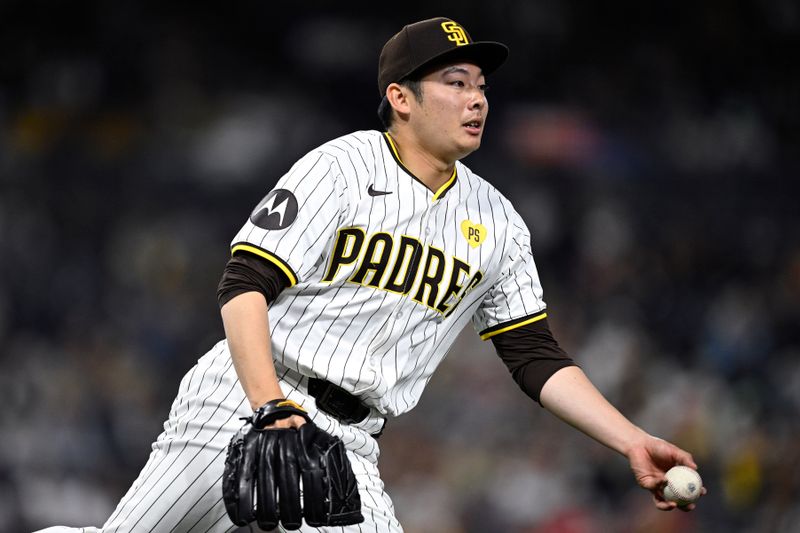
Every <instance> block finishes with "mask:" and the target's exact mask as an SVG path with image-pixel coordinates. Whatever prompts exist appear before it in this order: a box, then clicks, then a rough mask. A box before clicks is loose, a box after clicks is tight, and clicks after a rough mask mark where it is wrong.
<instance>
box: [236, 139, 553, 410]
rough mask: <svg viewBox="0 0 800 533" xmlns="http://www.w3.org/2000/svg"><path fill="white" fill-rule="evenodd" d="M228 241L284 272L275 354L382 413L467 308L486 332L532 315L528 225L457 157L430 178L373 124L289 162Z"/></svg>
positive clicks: (535, 294)
mask: <svg viewBox="0 0 800 533" xmlns="http://www.w3.org/2000/svg"><path fill="white" fill-rule="evenodd" d="M232 250H233V253H236V252H237V251H240V250H246V251H248V252H251V253H256V254H258V255H261V256H262V257H264V258H266V259H267V260H269V261H271V262H273V263H274V264H275V265H277V266H278V268H280V269H281V270H282V271H283V272H284V273H286V275H287V277H288V279H289V280H290V282H291V284H292V286H291V287H290V288H288V289H286V290H285V291H284V292H283V293H281V295H280V296H279V297H278V298H277V299H276V300H275V301H274V302H273V303H272V305H270V310H269V320H270V327H271V336H272V348H273V354H274V357H275V359H276V363H277V364H278V365H282V366H284V367H286V368H291V369H293V370H295V371H297V372H300V373H302V374H304V375H309V376H317V377H321V378H324V379H327V380H328V381H331V382H332V383H335V384H337V385H340V386H342V387H344V388H346V389H347V390H349V391H351V392H352V393H354V394H358V395H359V396H361V398H362V400H364V401H365V403H368V404H371V405H373V406H374V407H376V408H378V409H379V410H380V411H381V412H383V413H384V414H390V415H392V414H399V413H402V412H405V411H407V410H409V409H410V408H412V407H413V406H414V405H415V404H416V403H417V401H418V399H419V396H420V394H421V393H422V390H423V388H424V387H425V385H426V384H427V382H428V380H429V379H430V377H431V375H432V373H433V371H434V370H435V368H436V366H437V365H438V364H439V363H440V362H441V360H442V358H443V357H444V355H445V354H446V353H447V351H448V349H449V348H450V346H451V345H452V343H453V341H454V340H455V338H456V336H457V335H458V334H459V332H460V331H461V330H462V329H463V327H464V326H465V325H466V324H467V323H468V322H469V321H470V320H471V321H472V322H473V324H474V326H475V328H476V329H477V330H478V331H479V332H480V333H481V336H482V338H489V337H491V336H492V335H493V334H497V333H499V332H501V331H505V330H507V329H512V328H514V327H518V326H520V325H522V324H524V323H528V322H532V321H534V320H538V319H541V318H542V317H544V316H545V315H544V309H545V304H544V301H543V300H542V291H541V285H540V283H539V277H538V273H537V272H536V266H535V264H534V262H533V257H532V254H531V250H530V236H529V234H528V230H527V228H526V227H525V224H524V223H523V221H522V220H521V218H520V217H519V215H518V214H517V213H516V212H515V211H514V210H513V208H512V207H511V204H510V203H509V202H508V200H506V199H505V198H504V197H503V196H502V195H501V194H500V193H499V192H498V191H497V190H496V189H495V188H494V187H493V186H492V185H490V184H489V183H488V182H486V181H485V180H483V179H482V178H480V177H479V176H477V175H475V174H473V173H472V172H471V171H470V170H469V169H468V168H467V167H466V166H464V165H462V164H461V163H456V168H455V172H454V174H453V177H452V178H451V179H450V180H449V181H448V182H447V183H446V184H445V185H444V186H443V187H442V188H441V189H439V190H438V191H431V190H429V189H428V188H427V187H426V186H425V185H424V184H423V183H422V182H420V181H419V180H418V179H417V178H416V177H414V176H413V175H412V174H411V173H410V172H409V171H408V170H407V169H406V168H405V167H404V166H403V164H402V162H401V161H400V159H399V156H398V154H397V151H396V150H395V149H394V146H393V145H392V142H391V139H390V138H389V137H388V135H385V134H381V133H380V132H376V131H365V132H356V133H352V134H350V135H346V136H344V137H341V138H339V139H335V140H333V141H331V142H329V143H326V144H324V145H322V146H321V147H319V148H318V149H316V150H313V151H311V152H310V153H309V154H307V155H306V156H305V157H303V158H302V159H301V160H300V161H298V162H297V163H296V164H295V165H294V167H292V169H290V171H289V172H288V173H287V174H286V175H284V176H283V177H282V178H281V179H280V180H279V181H278V183H277V185H276V186H275V188H274V189H273V191H272V192H270V193H269V194H268V195H267V196H266V197H265V198H264V200H262V201H261V202H260V203H259V204H258V206H256V209H254V211H253V213H252V214H251V216H250V219H249V220H248V221H247V223H245V225H244V227H243V228H242V229H241V230H240V231H239V233H238V234H237V235H236V237H235V238H234V240H233V244H232Z"/></svg>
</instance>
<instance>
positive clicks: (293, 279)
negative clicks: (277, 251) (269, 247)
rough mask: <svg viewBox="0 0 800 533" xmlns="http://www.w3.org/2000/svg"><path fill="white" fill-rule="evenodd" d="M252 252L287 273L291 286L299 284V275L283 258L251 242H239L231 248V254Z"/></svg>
mask: <svg viewBox="0 0 800 533" xmlns="http://www.w3.org/2000/svg"><path fill="white" fill-rule="evenodd" d="M239 251H242V252H250V253H251V254H255V255H257V256H259V257H263V258H264V259H266V260H267V261H269V262H270V263H272V264H273V265H275V266H276V267H278V268H280V269H281V271H282V272H283V273H284V274H286V277H287V278H289V286H290V287H292V286H294V285H297V276H295V275H294V272H292V269H290V268H289V267H288V266H286V264H285V263H284V262H283V260H281V259H280V258H279V257H277V256H274V255H272V254H271V253H269V252H268V251H266V250H262V249H261V248H258V247H256V246H251V245H249V244H237V245H236V246H234V247H233V248H231V255H233V254H235V253H236V252H239Z"/></svg>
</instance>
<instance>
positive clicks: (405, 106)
mask: <svg viewBox="0 0 800 533" xmlns="http://www.w3.org/2000/svg"><path fill="white" fill-rule="evenodd" d="M410 93H411V91H409V90H408V89H407V88H405V87H403V86H401V85H400V84H399V83H390V84H389V86H388V87H387V88H386V99H387V100H388V101H389V105H391V106H392V109H394V110H395V111H396V112H397V114H398V115H400V116H401V117H402V116H408V113H409V112H410V111H411V102H410V101H409V100H410V98H411V97H412V96H411V94H410Z"/></svg>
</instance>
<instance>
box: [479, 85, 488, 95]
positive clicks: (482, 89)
mask: <svg viewBox="0 0 800 533" xmlns="http://www.w3.org/2000/svg"><path fill="white" fill-rule="evenodd" d="M478 89H480V90H481V92H484V93H485V92H486V91H488V90H489V86H488V85H486V84H485V83H482V84H481V85H478Z"/></svg>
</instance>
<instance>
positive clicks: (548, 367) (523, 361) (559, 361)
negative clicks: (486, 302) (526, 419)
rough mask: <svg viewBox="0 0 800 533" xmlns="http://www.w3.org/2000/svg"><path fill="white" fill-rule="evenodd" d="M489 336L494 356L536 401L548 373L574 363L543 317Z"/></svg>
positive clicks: (549, 374)
mask: <svg viewBox="0 0 800 533" xmlns="http://www.w3.org/2000/svg"><path fill="white" fill-rule="evenodd" d="M491 339H492V342H493V343H494V347H495V350H497V355H499V356H500V359H502V360H503V362H504V363H505V364H506V366H507V367H508V370H509V372H511V376H512V377H513V378H514V381H516V382H517V385H519V387H520V388H521V389H522V391H523V392H524V393H525V394H527V395H528V396H530V397H531V398H533V399H534V400H536V401H537V402H539V394H540V393H541V392H542V387H544V384H545V383H546V382H547V380H548V379H550V376H552V375H553V374H555V373H556V372H557V371H558V370H561V369H562V368H564V367H567V366H576V365H575V362H574V361H573V360H572V358H570V356H569V355H567V354H566V352H564V350H562V349H561V347H560V346H559V345H558V342H556V340H555V339H554V338H553V334H552V333H550V327H549V325H548V324H547V319H546V318H544V319H542V320H538V321H536V322H533V323H531V324H527V325H525V326H521V327H518V328H515V329H512V330H509V331H505V332H503V333H500V334H497V335H495V336H494V337H492V338H491ZM539 403H540V404H541V402H539Z"/></svg>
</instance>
